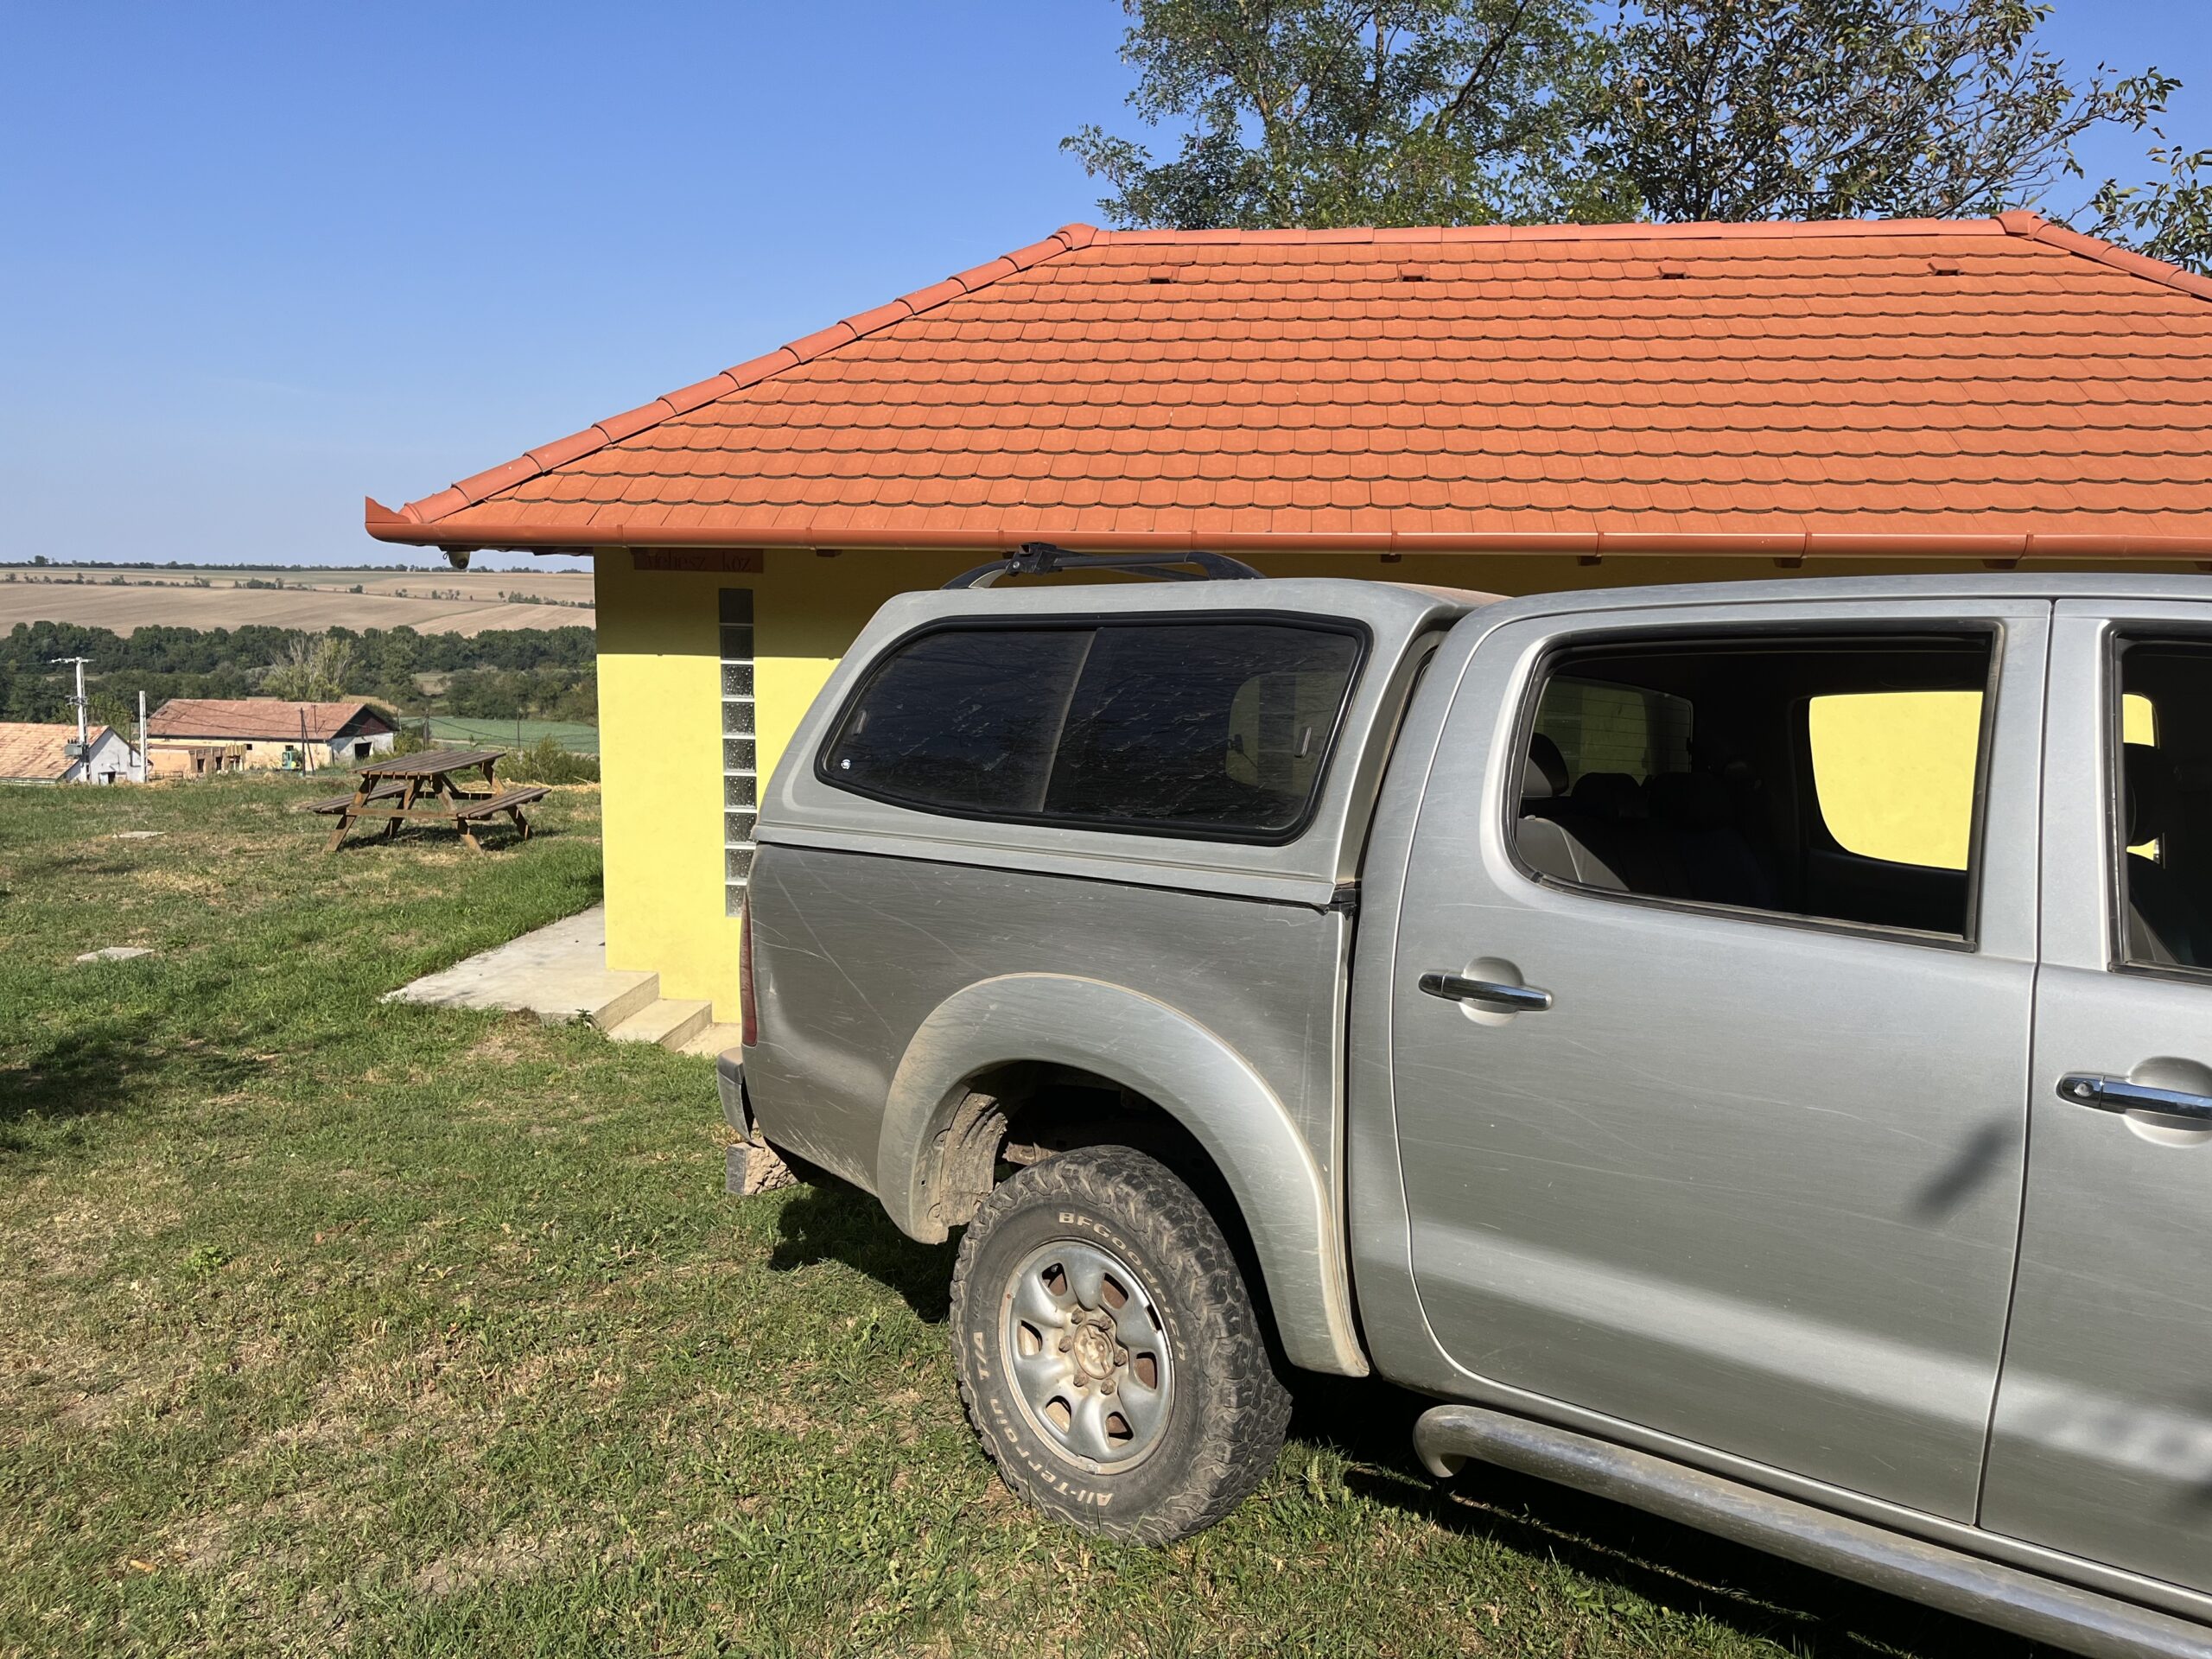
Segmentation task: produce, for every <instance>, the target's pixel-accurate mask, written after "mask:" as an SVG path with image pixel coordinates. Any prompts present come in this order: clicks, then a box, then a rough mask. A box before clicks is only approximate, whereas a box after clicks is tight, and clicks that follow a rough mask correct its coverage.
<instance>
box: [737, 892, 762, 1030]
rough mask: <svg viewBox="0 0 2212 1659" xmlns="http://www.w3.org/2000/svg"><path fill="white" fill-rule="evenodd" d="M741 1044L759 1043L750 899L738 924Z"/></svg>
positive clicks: (738, 995)
mask: <svg viewBox="0 0 2212 1659" xmlns="http://www.w3.org/2000/svg"><path fill="white" fill-rule="evenodd" d="M737 1019H738V1040H739V1041H740V1042H741V1043H743V1044H744V1045H745V1046H746V1047H747V1048H750V1047H752V1046H753V1045H754V1044H755V1043H757V1042H759V1041H760V1001H759V999H758V998H757V997H756V996H755V995H754V994H753V900H752V899H751V898H750V897H747V899H746V901H745V906H744V908H743V909H742V910H741V911H740V912H738V920H737Z"/></svg>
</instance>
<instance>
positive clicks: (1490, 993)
mask: <svg viewBox="0 0 2212 1659" xmlns="http://www.w3.org/2000/svg"><path fill="white" fill-rule="evenodd" d="M1421 989H1423V990H1424V991H1427V993H1428V994H1429V995H1431V996H1440V997H1442V998H1444V999H1445V1000H1446V1001H1450V1002H1482V1003H1486V1004H1488V1005H1489V1006H1490V1007H1494V1008H1502V1009H1503V1010H1505V1011H1506V1012H1507V1013H1509V1014H1541V1013H1542V1012H1543V1011H1544V1010H1545V1009H1546V1008H1548V1007H1551V1005H1552V994H1551V993H1550V992H1549V991H1540V990H1538V989H1537V988H1535V986H1533V985H1502V984H1500V983H1499V982H1497V981H1496V980H1494V979H1469V978H1468V977H1467V976H1465V974H1423V975H1422V976H1421Z"/></svg>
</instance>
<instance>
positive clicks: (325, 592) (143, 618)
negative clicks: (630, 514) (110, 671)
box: [0, 565, 595, 634]
mask: <svg viewBox="0 0 2212 1659" xmlns="http://www.w3.org/2000/svg"><path fill="white" fill-rule="evenodd" d="M81 569H82V572H83V575H84V577H85V580H84V581H83V582H79V581H78V580H77V576H78V574H79V567H76V566H64V565H50V566H45V567H42V568H41V569H37V570H35V571H29V570H23V569H14V570H7V571H0V630H5V629H8V628H12V627H13V626H15V625H16V623H18V622H41V621H44V622H73V623H76V624H77V625H79V626H82V627H93V628H111V629H113V630H114V631H115V632H118V633H131V632H136V631H137V630H138V629H140V628H143V627H147V626H152V625H156V624H162V625H167V626H172V627H181V628H234V627H238V626H243V625H245V624H249V623H258V624H261V625H263V626H268V627H277V628H309V629H321V628H331V627H342V628H353V629H354V630H356V631H359V630H361V629H365V628H396V627H402V626H405V627H411V628H414V629H416V631H418V632H423V633H467V634H475V633H487V632H492V631H493V630H495V629H500V628H563V627H586V628H588V627H591V626H594V623H595V613H594V612H593V610H592V609H591V608H590V604H589V601H590V600H591V598H592V577H591V573H590V572H589V571H588V570H544V571H538V570H512V571H509V570H483V571H462V570H283V571H272V570H254V569H245V568H244V567H240V568H237V569H225V570H223V571H221V572H216V571H213V570H194V571H185V570H164V569H159V568H158V567H156V568H150V569H149V568H134V567H130V566H124V565H88V566H84V567H81ZM118 576H119V577H121V578H122V579H123V580H122V582H121V584H119V585H118V582H117V581H116V578H118ZM10 577H13V578H14V580H12V581H10ZM250 581H259V582H278V581H281V582H283V584H284V585H283V587H282V588H274V587H270V588H249V587H247V586H245V583H246V582H250ZM200 582H206V583H207V586H206V587H204V588H203V587H201V586H200V585H199V584H200ZM357 584H358V585H359V588H360V589H361V591H360V592H359V593H358V594H357V593H354V592H353V591H351V590H352V589H353V588H354V587H355V586H356V585H357ZM501 594H507V595H510V597H508V598H505V599H502V598H501V597H500V595H501ZM518 596H527V597H529V598H535V599H540V600H548V601H552V600H559V601H570V602H567V603H561V604H530V603H526V602H525V603H518V602H516V601H517V597H518Z"/></svg>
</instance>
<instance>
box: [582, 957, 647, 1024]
mask: <svg viewBox="0 0 2212 1659" xmlns="http://www.w3.org/2000/svg"><path fill="white" fill-rule="evenodd" d="M575 992H576V993H577V994H579V995H582V997H583V999H584V1001H585V1005H586V1007H585V1014H584V1017H585V1018H586V1019H588V1020H590V1021H591V1022H592V1024H594V1026H597V1027H599V1028H600V1029H601V1031H604V1032H607V1033H613V1030H614V1027H617V1026H619V1025H620V1024H621V1023H622V1022H623V1021H624V1020H627V1019H630V1018H631V1017H632V1016H633V1015H635V1014H639V1013H641V1012H642V1011H644V1010H645V1009H646V1008H649V1007H652V1005H653V1004H654V1003H655V1002H658V1001H659V1000H660V976H659V975H658V974H655V973H639V972H636V971H634V970H633V971H631V972H626V973H618V972H615V971H614V970H613V969H601V970H600V971H599V972H598V974H596V975H595V976H593V977H592V978H591V979H590V980H589V981H588V982H579V983H577V984H576V986H575Z"/></svg>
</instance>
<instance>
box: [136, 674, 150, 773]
mask: <svg viewBox="0 0 2212 1659" xmlns="http://www.w3.org/2000/svg"><path fill="white" fill-rule="evenodd" d="M153 775H154V767H153V762H152V761H150V760H148V759H147V758H146V694H145V692H143V690H142V691H141V692H139V694H138V781H139V782H140V783H142V784H143V783H145V782H147V781H148V780H149V779H151V778H152V777H153Z"/></svg>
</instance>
